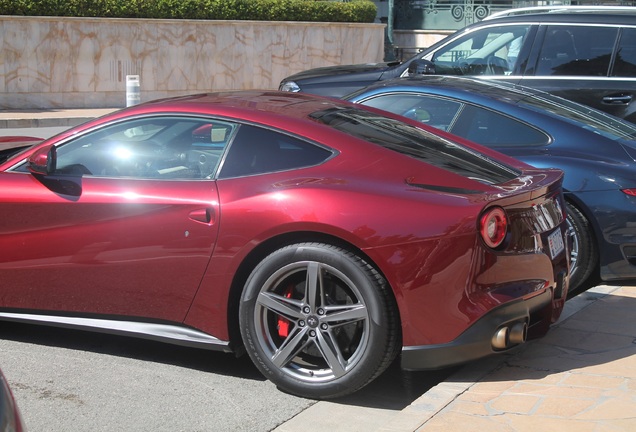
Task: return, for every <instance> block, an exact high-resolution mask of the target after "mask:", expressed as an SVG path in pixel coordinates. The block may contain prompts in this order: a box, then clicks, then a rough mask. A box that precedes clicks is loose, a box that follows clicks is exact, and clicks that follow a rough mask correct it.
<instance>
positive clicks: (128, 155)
mask: <svg viewBox="0 0 636 432" xmlns="http://www.w3.org/2000/svg"><path fill="white" fill-rule="evenodd" d="M235 129H236V125H234V124H231V123H228V122H224V121H217V120H211V119H202V118H188V117H177V116H174V117H151V118H142V119H136V120H129V121H125V122H122V123H117V124H114V125H111V126H107V127H105V128H102V129H100V130H98V131H94V132H90V133H88V134H86V135H83V136H81V137H79V138H77V139H75V140H73V141H71V142H69V143H67V144H64V145H62V146H60V147H59V148H58V149H57V166H56V173H57V174H66V175H82V176H93V177H114V178H136V179H166V180H167V179H170V180H172V179H209V178H213V177H214V175H215V173H216V170H217V168H218V165H219V161H220V159H221V155H222V153H223V151H224V149H225V147H226V146H227V144H228V142H229V141H230V139H231V138H232V136H233V133H234V130H235Z"/></svg>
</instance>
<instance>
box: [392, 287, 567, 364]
mask: <svg viewBox="0 0 636 432" xmlns="http://www.w3.org/2000/svg"><path fill="white" fill-rule="evenodd" d="M565 283H567V282H566V281H565V280H563V279H562V280H561V281H560V282H558V283H557V287H556V288H555V289H553V288H551V287H548V288H547V289H546V290H545V291H543V292H542V293H540V294H537V295H535V296H533V297H531V298H529V299H519V300H516V301H513V302H510V303H506V304H504V305H501V306H499V307H497V308H495V309H493V310H491V311H490V312H488V313H487V314H485V315H484V316H483V317H482V318H480V319H479V320H478V321H476V322H475V323H474V324H473V325H472V326H470V327H469V328H468V329H467V330H466V331H464V332H463V333H462V334H460V335H459V336H458V337H457V338H456V339H455V340H453V341H451V342H448V343H444V344H439V345H421V346H405V347H403V348H402V362H401V365H402V368H403V369H405V370H433V369H440V368H444V367H448V366H454V365H459V364H462V363H466V362H469V361H471V360H476V359H479V358H483V357H486V356H489V355H491V354H496V353H498V352H503V351H507V350H508V349H511V348H515V347H516V346H518V345H514V346H510V347H509V348H507V349H500V350H498V349H495V348H494V347H493V343H492V339H493V336H494V335H495V334H496V333H497V331H498V330H499V329H501V328H502V327H505V326H512V325H513V324H516V323H527V324H529V328H528V335H529V337H530V338H532V337H537V336H542V335H543V334H545V332H546V331H547V329H548V328H549V326H550V324H551V322H552V314H553V308H554V306H555V302H556V303H559V302H561V301H565V298H563V299H559V298H558V296H559V295H560V294H561V295H564V294H565V293H566V292H567V289H563V288H562V287H560V286H559V285H562V284H565ZM555 297H556V298H555Z"/></svg>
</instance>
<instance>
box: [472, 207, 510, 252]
mask: <svg viewBox="0 0 636 432" xmlns="http://www.w3.org/2000/svg"><path fill="white" fill-rule="evenodd" d="M507 231H508V219H507V218H506V212H505V211H504V209H502V208H501V207H493V208H490V209H488V210H486V212H484V214H483V215H482V216H481V219H480V220H479V233H480V234H481V238H482V239H484V242H485V243H486V245H487V246H488V247H491V248H493V249H494V248H496V247H498V246H499V245H501V243H503V241H504V239H505V238H506V233H507Z"/></svg>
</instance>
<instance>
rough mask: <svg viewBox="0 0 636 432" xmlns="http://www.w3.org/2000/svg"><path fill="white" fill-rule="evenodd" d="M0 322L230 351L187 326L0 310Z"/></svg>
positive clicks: (226, 345) (220, 342)
mask: <svg viewBox="0 0 636 432" xmlns="http://www.w3.org/2000/svg"><path fill="white" fill-rule="evenodd" d="M0 321H13V322H20V323H26V324H39V325H46V326H53V327H61V328H69V329H75V330H87V331H92V332H98V333H107V334H114V335H122V336H129V337H136V338H140V339H149V340H154V341H159V342H165V343H170V344H173V345H181V346H186V347H193V348H202V349H207V350H213V351H224V352H228V353H229V352H232V349H231V348H230V343H229V342H228V341H223V340H220V339H217V338H215V337H214V336H211V335H209V334H207V333H203V332H201V331H199V330H195V329H192V328H189V327H184V326H179V325H170V324H159V323H150V322H137V321H120V320H107V319H99V318H80V317H66V316H56V315H39V314H27V313H12V312H0Z"/></svg>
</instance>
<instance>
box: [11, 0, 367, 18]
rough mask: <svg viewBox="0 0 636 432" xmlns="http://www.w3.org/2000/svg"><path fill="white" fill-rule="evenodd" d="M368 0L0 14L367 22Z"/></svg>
mask: <svg viewBox="0 0 636 432" xmlns="http://www.w3.org/2000/svg"><path fill="white" fill-rule="evenodd" d="M376 12H377V11H376V6H375V4H373V2H372V1H371V0H349V1H329V0H0V15H26V16H75V17H106V18H162V19H206V20H256V21H314V22H373V21H374V19H375V15H376Z"/></svg>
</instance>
